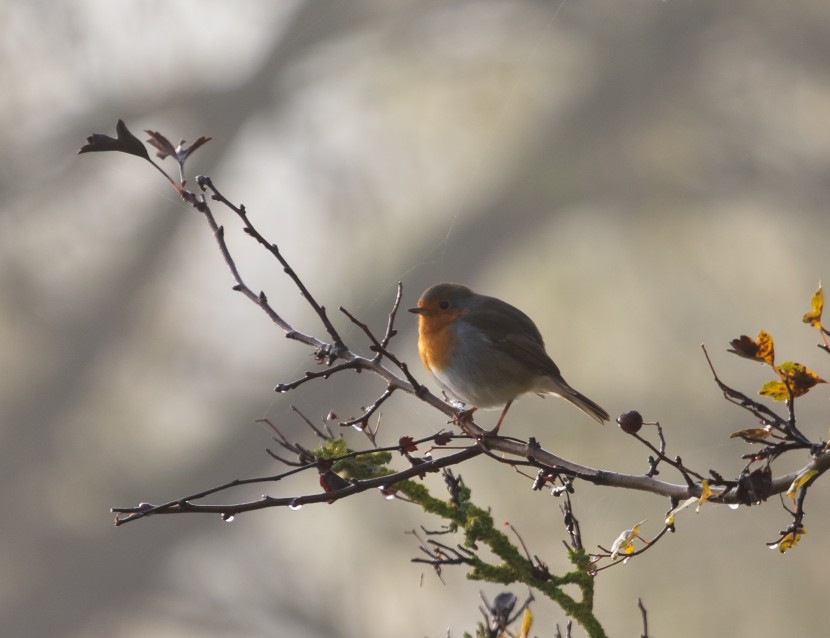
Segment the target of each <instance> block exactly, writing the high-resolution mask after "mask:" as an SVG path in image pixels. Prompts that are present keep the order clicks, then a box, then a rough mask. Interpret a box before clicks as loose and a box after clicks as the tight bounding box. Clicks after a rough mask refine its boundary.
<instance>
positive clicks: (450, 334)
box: [418, 311, 461, 370]
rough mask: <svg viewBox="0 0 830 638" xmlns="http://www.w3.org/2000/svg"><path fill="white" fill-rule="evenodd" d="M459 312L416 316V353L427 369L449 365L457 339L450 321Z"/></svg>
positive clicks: (454, 318)
mask: <svg viewBox="0 0 830 638" xmlns="http://www.w3.org/2000/svg"><path fill="white" fill-rule="evenodd" d="M460 314H461V313H460V312H458V311H457V312H442V313H440V314H435V315H421V316H420V317H419V318H418V354H420V355H421V361H423V362H424V365H425V366H426V367H427V369H428V370H432V369H437V370H443V369H444V368H446V367H447V366H448V365H449V362H450V359H451V358H452V353H453V351H454V350H455V348H456V347H457V346H458V343H457V342H458V339H457V337H456V335H455V332H454V331H453V330H452V328H451V326H452V323H453V322H454V321H455V320H456V319H457V318H458V315H460Z"/></svg>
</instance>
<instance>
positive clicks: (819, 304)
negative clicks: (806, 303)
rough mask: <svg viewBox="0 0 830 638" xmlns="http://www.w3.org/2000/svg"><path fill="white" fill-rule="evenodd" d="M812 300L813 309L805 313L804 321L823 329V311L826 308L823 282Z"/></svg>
mask: <svg viewBox="0 0 830 638" xmlns="http://www.w3.org/2000/svg"><path fill="white" fill-rule="evenodd" d="M810 302H811V306H812V309H811V310H810V312H808V313H807V314H805V315H804V319H802V321H804V323H809V324H810V325H811V326H813V327H814V328H818V329H819V330H821V311H822V310H823V309H824V290H822V288H821V283H819V285H818V290H816V292H815V294H814V295H813V298H812V299H811V300H810Z"/></svg>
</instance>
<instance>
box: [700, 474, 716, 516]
mask: <svg viewBox="0 0 830 638" xmlns="http://www.w3.org/2000/svg"><path fill="white" fill-rule="evenodd" d="M700 487H701V494H700V498H699V499H697V511H698V512H699V511H700V506H701V505H703V504H704V503H705V502H706V501H708V500H709V499H710V498H712V494H713V492H712V489H711V488H710V487H709V481H706V480H704V481H703V482H701V484H700Z"/></svg>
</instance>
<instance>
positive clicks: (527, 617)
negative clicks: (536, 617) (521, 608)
mask: <svg viewBox="0 0 830 638" xmlns="http://www.w3.org/2000/svg"><path fill="white" fill-rule="evenodd" d="M531 627H533V612H531V611H530V608H529V607H528V608H526V609H525V613H524V615H522V628H521V629H520V630H519V636H518V638H527V637H528V636H529V635H530V628H531Z"/></svg>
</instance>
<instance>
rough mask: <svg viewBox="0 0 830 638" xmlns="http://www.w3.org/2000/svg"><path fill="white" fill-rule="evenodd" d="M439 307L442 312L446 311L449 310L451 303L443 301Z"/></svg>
mask: <svg viewBox="0 0 830 638" xmlns="http://www.w3.org/2000/svg"><path fill="white" fill-rule="evenodd" d="M438 307H439V308H440V309H441V310H446V309H447V308H449V307H450V302H449V301H442V302H441V303H439V304H438Z"/></svg>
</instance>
